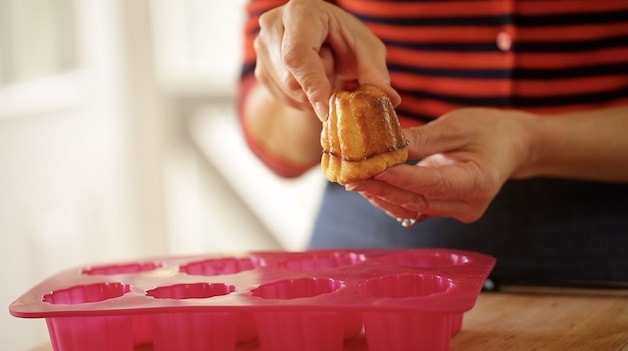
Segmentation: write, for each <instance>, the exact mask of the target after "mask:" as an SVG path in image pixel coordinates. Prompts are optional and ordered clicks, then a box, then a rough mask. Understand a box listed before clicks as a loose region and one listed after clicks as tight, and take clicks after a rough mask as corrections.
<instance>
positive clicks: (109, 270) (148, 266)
mask: <svg viewBox="0 0 628 351" xmlns="http://www.w3.org/2000/svg"><path fill="white" fill-rule="evenodd" d="M161 266H162V264H161V263H158V262H135V263H128V264H113V265H104V266H95V267H90V268H86V269H83V270H82V271H81V273H83V274H87V275H115V274H134V273H141V272H147V271H152V270H155V269H157V268H161Z"/></svg>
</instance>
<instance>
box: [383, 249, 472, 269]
mask: <svg viewBox="0 0 628 351" xmlns="http://www.w3.org/2000/svg"><path fill="white" fill-rule="evenodd" d="M382 260H383V261H385V262H388V263H391V264H396V265H399V266H403V267H411V268H444V267H451V266H463V265H467V264H469V262H470V260H469V258H468V257H467V256H465V255H464V254H456V253H448V252H442V251H433V252H430V253H425V252H403V253H398V254H395V255H390V256H387V257H384V258H383V259H382Z"/></svg>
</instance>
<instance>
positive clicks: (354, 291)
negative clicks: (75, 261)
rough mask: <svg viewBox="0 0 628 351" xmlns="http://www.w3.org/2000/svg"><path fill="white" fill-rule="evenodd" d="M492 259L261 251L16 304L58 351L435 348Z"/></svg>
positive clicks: (144, 266) (445, 253) (120, 268)
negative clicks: (43, 327)
mask: <svg viewBox="0 0 628 351" xmlns="http://www.w3.org/2000/svg"><path fill="white" fill-rule="evenodd" d="M494 264H495V259H494V258H493V257H490V256H486V255H482V254H479V253H475V252H468V251H460V250H444V249H412V250H320V251H305V252H278V251H262V252H250V253H244V254H237V255H236V254H231V255H225V254H221V255H218V254H208V255H203V256H186V257H164V258H158V259H154V260H147V261H138V262H128V263H115V264H108V265H101V266H93V267H84V268H81V269H72V270H67V271H65V272H61V273H59V274H57V275H55V276H53V277H51V278H49V279H48V280H46V281H44V282H42V283H40V284H39V285H37V286H35V287H33V288H32V289H31V290H30V291H28V292H26V293H25V294H24V295H23V296H21V297H20V298H19V299H17V300H16V301H15V302H13V303H12V304H11V306H10V307H9V310H10V312H11V314H12V315H14V316H17V317H23V318H45V319H46V323H47V326H48V330H49V333H50V339H51V343H52V346H53V348H54V350H55V351H78V350H90V351H91V350H96V351H133V350H140V349H141V350H155V351H201V350H227V351H229V350H233V351H236V350H261V351H276V350H304V351H323V350H324V351H343V350H349V349H350V350H368V351H395V350H399V351H401V350H403V351H420V350H429V351H439V350H442V351H444V350H448V349H449V343H450V339H451V337H452V336H453V335H455V334H456V333H458V332H459V331H460V330H461V328H462V320H463V314H464V312H466V311H468V310H469V309H471V308H472V307H473V305H474V304H475V301H476V299H477V296H478V294H479V293H480V290H481V288H482V285H483V283H484V280H485V279H486V277H487V276H488V274H489V273H490V272H491V270H492V269H493V266H494Z"/></svg>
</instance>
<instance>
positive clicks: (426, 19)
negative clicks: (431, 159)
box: [241, 0, 628, 156]
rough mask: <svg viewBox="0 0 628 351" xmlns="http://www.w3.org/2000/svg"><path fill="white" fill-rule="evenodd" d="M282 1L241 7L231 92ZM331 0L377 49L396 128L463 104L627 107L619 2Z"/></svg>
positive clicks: (627, 30)
mask: <svg viewBox="0 0 628 351" xmlns="http://www.w3.org/2000/svg"><path fill="white" fill-rule="evenodd" d="M284 2H285V1H273V0H252V1H251V3H250V4H249V5H248V6H247V13H248V20H247V21H246V26H245V40H244V59H243V67H242V84H241V88H242V90H241V93H242V95H241V97H244V96H245V95H246V91H247V85H248V84H249V83H247V82H250V79H251V77H252V73H253V70H254V66H255V53H254V51H253V46H252V43H253V40H254V38H255V35H256V34H257V32H258V30H259V27H258V23H257V20H258V18H259V15H260V14H261V13H263V12H265V11H266V10H268V9H270V8H273V7H276V6H278V5H280V4H282V3H284ZM333 2H334V3H336V4H337V5H339V6H340V7H342V8H344V9H345V10H347V11H348V12H350V13H352V14H354V15H355V16H357V17H358V18H359V19H361V20H362V21H363V22H364V23H365V24H366V25H367V26H368V27H369V28H370V29H371V30H372V31H373V32H374V33H375V35H377V36H378V37H379V38H380V39H381V40H382V41H383V42H384V44H385V45H386V47H387V64H388V69H389V71H390V74H391V82H392V86H393V87H394V88H395V89H396V90H397V91H398V92H399V94H400V95H401V98H402V102H401V104H400V105H399V106H398V108H397V112H398V114H399V116H400V119H401V122H402V124H403V125H404V126H405V127H408V126H412V125H420V124H423V123H425V122H428V121H429V120H431V119H434V118H437V117H438V116H440V115H443V114H444V113H446V112H449V111H451V110H454V109H458V108H461V107H468V106H487V107H488V106H490V107H498V108H506V109H521V110H526V111H530V112H534V113H538V114H551V113H558V112H568V111H575V110H583V109H593V108H599V107H605V106H617V105H622V104H628V0H597V1H596V0H520V1H517V0H420V1H409V0H406V1H404V0H337V1H333ZM267 156H268V155H267Z"/></svg>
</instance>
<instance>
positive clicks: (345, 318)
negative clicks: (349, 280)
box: [252, 277, 362, 351]
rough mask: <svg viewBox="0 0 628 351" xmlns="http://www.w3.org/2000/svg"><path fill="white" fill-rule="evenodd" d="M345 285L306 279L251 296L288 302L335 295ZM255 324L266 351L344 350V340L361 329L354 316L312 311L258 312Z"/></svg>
mask: <svg viewBox="0 0 628 351" xmlns="http://www.w3.org/2000/svg"><path fill="white" fill-rule="evenodd" d="M343 286H344V283H343V282H341V281H338V280H334V279H330V278H316V277H307V278H297V279H286V280H280V281H277V282H274V283H268V284H263V285H261V286H259V287H257V288H255V289H253V291H252V293H253V296H258V297H261V298H264V299H282V300H288V299H298V298H309V297H316V296H319V295H323V294H328V293H333V292H334V291H337V290H338V289H340V288H342V287H343ZM256 321H257V330H258V337H259V341H260V345H261V348H262V350H263V351H272V350H303V351H341V350H343V341H344V338H345V337H346V336H349V335H351V336H352V335H355V334H356V333H357V332H358V331H359V330H360V329H361V327H362V321H361V319H359V318H358V319H357V320H356V315H355V314H352V313H347V312H343V311H334V310H321V309H311V308H310V309H305V310H299V309H287V310H281V311H279V310H269V311H262V312H258V313H256ZM278 326H281V327H278Z"/></svg>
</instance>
